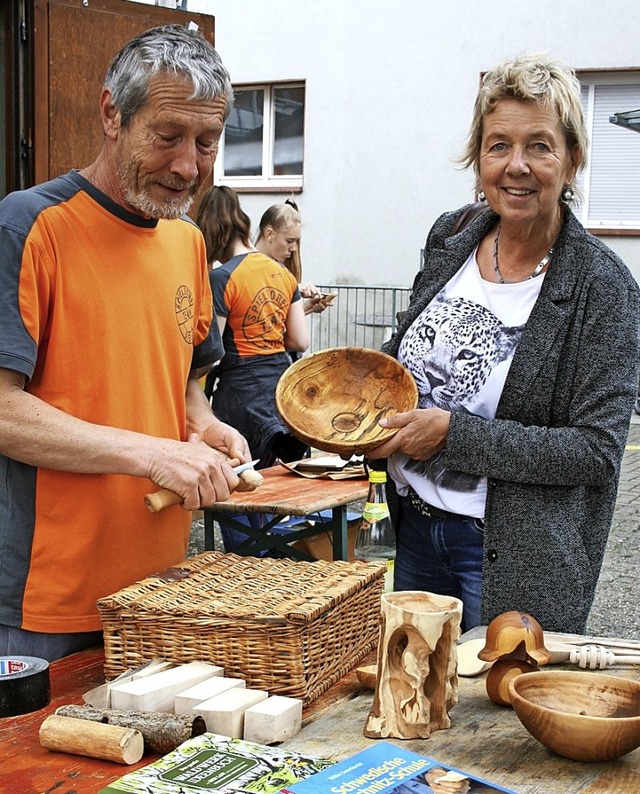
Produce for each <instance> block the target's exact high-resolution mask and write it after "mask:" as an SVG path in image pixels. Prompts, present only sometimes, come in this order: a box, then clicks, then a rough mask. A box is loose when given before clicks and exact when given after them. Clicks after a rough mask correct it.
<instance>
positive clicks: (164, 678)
mask: <svg viewBox="0 0 640 794" xmlns="http://www.w3.org/2000/svg"><path fill="white" fill-rule="evenodd" d="M216 669H217V668H216V666H215V665H212V664H207V663H206V662H189V663H188V664H181V665H179V666H178V667H172V668H171V669H170V670H163V671H162V672H161V673H155V675H150V676H147V677H146V678H138V679H137V680H136V681H129V683H127V684H121V685H119V686H114V687H113V688H112V689H111V707H112V708H114V709H125V710H127V709H128V710H130V711H168V712H171V713H173V708H174V706H173V704H174V700H175V697H176V695H178V694H179V693H180V692H184V690H185V689H189V687H192V686H194V685H195V684H198V683H200V681H204V680H205V679H206V678H211V676H213V675H215V671H216Z"/></svg>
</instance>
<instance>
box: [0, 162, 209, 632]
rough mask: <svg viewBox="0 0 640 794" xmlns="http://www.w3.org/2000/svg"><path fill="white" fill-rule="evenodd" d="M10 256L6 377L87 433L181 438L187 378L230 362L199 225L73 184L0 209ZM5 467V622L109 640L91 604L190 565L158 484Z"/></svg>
mask: <svg viewBox="0 0 640 794" xmlns="http://www.w3.org/2000/svg"><path fill="white" fill-rule="evenodd" d="M0 247H2V248H3V250H4V251H5V259H4V261H3V264H2V265H1V266H0V287H2V289H0V292H1V293H2V294H1V296H0V317H1V318H2V319H0V367H3V368H7V369H14V370H17V371H20V372H21V373H23V374H24V375H26V376H27V378H28V379H29V380H28V384H27V387H26V388H27V390H28V391H29V392H31V393H32V394H34V395H36V396H37V397H39V398H40V399H41V400H44V401H45V402H47V403H49V404H50V405H53V406H56V407H57V408H60V409H61V410H62V411H65V412H66V413H69V414H71V415H73V416H75V417H78V418H80V419H84V420H86V421H87V422H91V423H94V424H98V425H106V426H111V427H118V428H125V429H129V430H133V431H138V432H142V433H145V434H148V435H152V436H158V437H165V438H173V439H184V438H185V435H186V401H185V388H186V383H187V378H188V375H189V372H190V370H191V369H192V368H194V367H198V366H202V365H204V364H207V363H212V362H213V361H215V360H217V359H218V358H219V357H220V355H221V348H220V346H219V335H218V333H217V328H215V325H216V324H215V323H213V328H212V299H211V291H210V286H209V279H208V269H207V263H206V255H205V250H204V243H203V240H202V236H201V234H200V232H199V230H198V229H197V227H196V226H195V225H194V224H192V223H191V222H190V221H187V220H175V221H164V220H160V221H153V220H150V221H148V220H145V219H143V218H141V217H139V216H136V215H132V214H130V213H127V212H126V211H125V210H124V209H123V208H121V207H118V206H117V205H115V204H114V203H113V202H111V201H110V200H109V199H108V198H107V197H106V196H104V195H103V194H102V193H100V192H99V191H97V190H96V189H95V188H94V187H93V186H91V185H90V184H89V183H88V182H86V180H84V179H83V178H82V177H81V176H80V175H79V174H77V173H76V172H70V173H69V174H66V175H65V176H63V177H60V178H58V179H56V180H53V181H52V182H50V183H47V184H46V185H41V186H38V187H36V188H33V189H31V190H29V191H25V192H24V193H18V194H12V195H11V196H9V197H7V198H6V199H5V200H4V201H3V202H2V203H0ZM210 331H211V334H210ZM0 463H1V464H3V465H4V467H5V472H4V475H3V479H4V481H5V485H4V486H3V488H2V489H1V492H0V623H5V624H7V625H15V626H21V627H22V628H24V629H28V630H31V631H39V632H54V633H57V632H80V631H93V630H96V629H100V628H101V624H100V619H99V616H98V612H97V610H96V605H95V604H96V599H98V598H100V597H102V596H105V595H108V594H110V593H113V592H115V591H117V590H119V589H120V588H122V587H124V586H126V585H129V584H132V583H133V582H135V581H137V580H139V579H141V578H144V577H145V576H147V575H149V574H152V573H154V572H155V571H158V570H161V569H163V568H166V567H167V566H170V565H173V564H176V563H177V562H179V561H181V560H182V559H184V557H185V554H186V549H187V543H188V537H189V530H190V520H189V514H188V513H186V512H185V511H183V510H182V509H181V508H180V507H172V508H169V509H167V510H165V511H164V512H161V513H158V514H152V513H150V512H149V510H148V509H147V508H146V506H145V504H144V500H143V497H144V494H145V493H147V492H149V491H150V490H153V489H154V486H153V484H152V483H151V482H150V481H149V480H146V479H143V478H139V477H130V476H125V475H105V474H74V473H67V472H61V471H52V470H49V469H44V468H40V469H35V468H34V467H32V466H27V465H25V464H21V463H18V462H16V461H14V460H12V459H9V458H0Z"/></svg>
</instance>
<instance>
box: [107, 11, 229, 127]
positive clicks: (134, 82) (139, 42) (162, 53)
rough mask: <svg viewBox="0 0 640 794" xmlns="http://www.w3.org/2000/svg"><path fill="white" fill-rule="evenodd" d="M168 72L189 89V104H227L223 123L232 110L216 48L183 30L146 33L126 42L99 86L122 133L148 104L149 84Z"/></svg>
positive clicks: (169, 28) (172, 28)
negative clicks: (216, 101) (117, 115)
mask: <svg viewBox="0 0 640 794" xmlns="http://www.w3.org/2000/svg"><path fill="white" fill-rule="evenodd" d="M162 72H169V73H170V74H173V75H175V76H176V77H182V78H184V79H185V80H188V81H189V82H190V83H191V84H192V85H193V94H192V95H191V97H190V99H193V100H198V101H200V100H204V101H210V100H214V99H217V98H218V97H221V96H222V97H224V98H225V99H226V111H225V120H226V118H227V116H228V115H229V113H230V111H231V108H232V107H233V101H234V98H233V88H232V87H231V78H230V77H229V73H228V72H227V70H226V69H225V67H224V65H223V63H222V60H221V59H220V56H219V55H218V53H217V51H216V50H215V48H214V47H213V46H212V45H211V44H209V42H208V41H207V40H206V39H205V38H204V36H202V35H201V34H200V33H198V32H197V31H195V30H190V29H188V28H186V27H184V26H182V25H164V26H162V27H157V28H151V29H150V30H146V31H145V32H144V33H141V34H140V35H139V36H136V37H135V38H133V39H131V41H129V42H127V44H125V45H124V47H123V48H122V49H121V50H120V52H119V53H118V54H117V55H116V56H115V57H114V58H113V60H112V61H111V64H110V65H109V68H108V69H107V74H106V77H105V81H104V87H105V88H108V89H109V90H110V91H111V96H112V99H113V103H114V104H115V106H116V107H117V108H118V109H119V111H120V119H121V124H122V126H123V127H127V126H128V125H129V123H130V122H131V119H132V118H133V117H134V116H135V115H136V113H137V112H138V111H139V110H140V109H141V108H142V107H144V105H145V104H146V102H147V100H148V98H149V81H150V79H151V78H152V77H153V76H154V75H157V74H159V73H162Z"/></svg>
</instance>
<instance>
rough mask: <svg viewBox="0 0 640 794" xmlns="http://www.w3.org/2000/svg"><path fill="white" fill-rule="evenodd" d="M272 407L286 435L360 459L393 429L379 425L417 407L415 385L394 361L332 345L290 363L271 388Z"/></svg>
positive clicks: (373, 352) (372, 352) (374, 352)
mask: <svg viewBox="0 0 640 794" xmlns="http://www.w3.org/2000/svg"><path fill="white" fill-rule="evenodd" d="M276 405H277V406H278V411H279V412H280V415H281V416H282V419H283V421H284V422H285V424H286V425H287V427H289V429H290V430H291V432H292V433H293V434H294V435H295V436H296V437H297V438H299V439H301V440H302V441H306V443H307V444H309V445H311V446H313V447H316V448H317V449H321V450H324V451H325V452H334V453H337V454H338V455H345V456H348V455H362V454H365V453H366V452H368V451H369V450H370V449H373V448H374V447H377V446H379V445H380V444H382V443H383V442H384V441H386V440H387V439H389V438H391V437H392V436H393V435H394V434H395V433H396V432H397V430H396V429H385V428H382V427H380V425H379V424H378V422H379V421H380V419H382V418H383V417H384V416H388V415H390V414H395V413H400V412H402V411H410V410H411V409H413V408H415V407H416V406H417V405H418V387H417V386H416V382H415V381H414V379H413V376H412V375H411V373H410V372H409V371H408V370H407V369H405V368H404V367H403V366H402V364H400V363H399V362H398V361H396V359H395V358H392V357H391V356H388V355H386V353H380V352H379V351H377V350H370V349H369V348H364V347H336V348H330V349H328V350H320V351H319V352H318V353H312V354H311V355H309V356H304V357H303V358H301V359H299V360H298V361H296V362H295V363H294V364H292V365H291V366H290V367H289V369H287V370H286V372H285V373H284V374H283V375H282V377H281V378H280V381H279V382H278V385H277V387H276Z"/></svg>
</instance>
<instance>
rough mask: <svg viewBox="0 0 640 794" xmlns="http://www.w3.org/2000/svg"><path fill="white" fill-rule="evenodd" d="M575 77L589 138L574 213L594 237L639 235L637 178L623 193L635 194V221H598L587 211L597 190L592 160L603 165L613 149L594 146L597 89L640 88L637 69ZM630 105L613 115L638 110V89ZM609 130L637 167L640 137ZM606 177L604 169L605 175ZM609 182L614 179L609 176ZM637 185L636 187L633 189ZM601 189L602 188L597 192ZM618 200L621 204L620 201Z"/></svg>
mask: <svg viewBox="0 0 640 794" xmlns="http://www.w3.org/2000/svg"><path fill="white" fill-rule="evenodd" d="M577 76H578V78H579V80H580V82H581V84H582V87H583V101H584V111H585V121H586V124H587V131H588V135H589V144H590V145H589V159H588V162H587V164H586V167H585V169H584V170H583V171H582V172H581V173H580V174H579V175H578V185H579V188H580V191H581V193H582V197H583V201H582V202H581V204H580V205H578V206H577V207H574V211H575V213H576V215H577V216H578V218H579V219H580V221H581V222H582V224H583V225H584V226H585V227H586V228H587V229H589V231H591V232H592V233H594V234H599V235H605V234H606V235H640V177H639V178H637V179H633V180H629V182H631V183H632V186H631V187H630V186H629V182H627V183H626V186H625V190H627V196H628V190H629V189H631V190H633V191H634V193H635V191H636V190H637V193H635V195H634V196H633V197H632V198H631V200H632V201H633V203H634V204H635V205H636V206H638V208H639V210H638V217H637V218H633V219H629V218H626V219H621V218H618V217H608V218H607V217H597V216H595V210H594V211H590V207H591V205H592V202H591V199H592V191H593V190H596V187H595V185H594V180H593V178H592V177H593V173H592V167H593V163H594V161H595V160H597V159H598V158H600V163H602V158H603V157H607V156H609V155H611V154H613V149H611V150H609V151H608V150H606V149H605V148H602V147H599V146H598V144H597V142H595V143H594V110H595V99H596V87H597V86H626V85H634V86H639V87H640V68H632V69H614V70H594V71H581V70H578V71H577ZM631 104H633V105H635V106H634V107H631V106H630V107H619V108H616V109H615V110H614V111H612V112H618V113H620V112H623V111H627V110H635V109H636V108H640V88H639V91H638V100H637V103H636V102H632V103H631ZM606 121H607V123H610V122H609V121H608V119H607V120H606ZM599 123H600V124H602V123H603V119H602V118H600V121H599ZM611 128H612V130H613V131H614V132H613V134H614V135H619V136H621V137H620V140H621V141H624V145H625V146H631V147H632V152H633V156H634V157H636V156H637V158H638V163H640V134H639V133H637V132H634V131H633V130H629V129H622V128H620V127H616V126H615V125H613V124H611ZM635 147H637V155H636V148H635ZM633 170H635V165H632V164H631V163H629V171H633ZM604 173H605V174H606V169H605V171H604ZM602 174H603V171H602V169H601V170H600V177H601V179H602ZM611 178H612V181H613V178H614V175H613V173H612V175H611ZM636 185H637V187H636ZM600 189H602V188H600ZM621 200H624V199H623V198H621Z"/></svg>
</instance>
